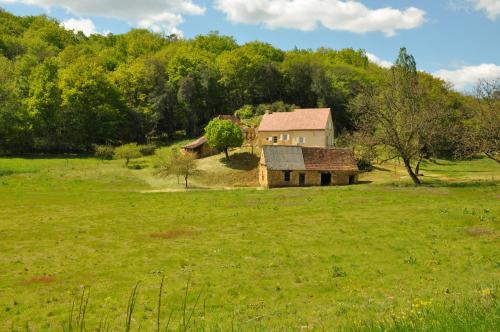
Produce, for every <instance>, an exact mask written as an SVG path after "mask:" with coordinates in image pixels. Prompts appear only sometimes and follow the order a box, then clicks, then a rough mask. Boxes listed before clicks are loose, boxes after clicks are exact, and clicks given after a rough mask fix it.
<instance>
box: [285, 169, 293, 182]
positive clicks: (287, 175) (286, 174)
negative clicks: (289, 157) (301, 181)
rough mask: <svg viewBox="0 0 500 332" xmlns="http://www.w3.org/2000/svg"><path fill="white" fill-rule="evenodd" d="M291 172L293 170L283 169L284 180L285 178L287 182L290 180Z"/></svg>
mask: <svg viewBox="0 0 500 332" xmlns="http://www.w3.org/2000/svg"><path fill="white" fill-rule="evenodd" d="M290 173H292V172H291V171H283V180H285V182H289V181H290Z"/></svg>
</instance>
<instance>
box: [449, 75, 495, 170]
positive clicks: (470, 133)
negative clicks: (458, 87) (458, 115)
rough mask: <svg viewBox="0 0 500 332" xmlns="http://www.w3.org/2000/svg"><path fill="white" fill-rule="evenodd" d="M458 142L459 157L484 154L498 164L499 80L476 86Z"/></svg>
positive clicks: (484, 82)
mask: <svg viewBox="0 0 500 332" xmlns="http://www.w3.org/2000/svg"><path fill="white" fill-rule="evenodd" d="M459 141H460V142H461V144H460V145H459V148H458V151H459V153H460V155H461V156H473V155H477V154H484V155H485V156H487V157H488V158H490V159H492V160H494V161H496V162H497V163H500V79H497V80H491V81H484V80H483V81H481V82H479V83H478V84H477V86H476V88H475V99H474V101H473V102H472V112H471V115H470V116H469V118H468V119H466V121H465V130H464V131H463V132H461V133H460V136H459Z"/></svg>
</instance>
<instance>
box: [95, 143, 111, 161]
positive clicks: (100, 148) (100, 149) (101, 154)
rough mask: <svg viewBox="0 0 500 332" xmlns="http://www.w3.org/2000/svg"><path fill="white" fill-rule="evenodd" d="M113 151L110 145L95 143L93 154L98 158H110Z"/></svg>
mask: <svg viewBox="0 0 500 332" xmlns="http://www.w3.org/2000/svg"><path fill="white" fill-rule="evenodd" d="M114 153H115V148H114V147H112V146H111V145H96V146H95V147H94V155H95V156H96V158H98V159H100V160H111V159H113V155H114Z"/></svg>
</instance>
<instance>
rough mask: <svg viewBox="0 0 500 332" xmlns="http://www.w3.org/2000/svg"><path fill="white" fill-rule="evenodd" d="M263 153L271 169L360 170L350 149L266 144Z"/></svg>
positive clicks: (267, 165)
mask: <svg viewBox="0 0 500 332" xmlns="http://www.w3.org/2000/svg"><path fill="white" fill-rule="evenodd" d="M262 153H263V154H264V160H265V163H266V167H267V168H268V169H269V170H283V171H285V170H288V171H303V170H308V171H346V172H358V171H359V169H358V166H357V165H356V160H355V159H354V153H353V152H352V150H350V149H342V148H311V147H301V146H292V145H265V146H263V147H262Z"/></svg>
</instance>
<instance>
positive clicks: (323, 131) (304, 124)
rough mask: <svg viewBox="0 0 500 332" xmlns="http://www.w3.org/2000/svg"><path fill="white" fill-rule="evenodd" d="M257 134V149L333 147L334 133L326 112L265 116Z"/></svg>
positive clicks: (303, 111)
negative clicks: (288, 146) (296, 146)
mask: <svg viewBox="0 0 500 332" xmlns="http://www.w3.org/2000/svg"><path fill="white" fill-rule="evenodd" d="M257 131H258V145H259V146H264V145H300V146H311V147H331V146H333V134H334V129H333V120H332V114H331V112H330V109H329V108H313V109H296V110H294V111H293V112H275V113H272V114H265V115H264V116H263V117H262V121H261V123H260V125H259V128H258V130H257Z"/></svg>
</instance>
